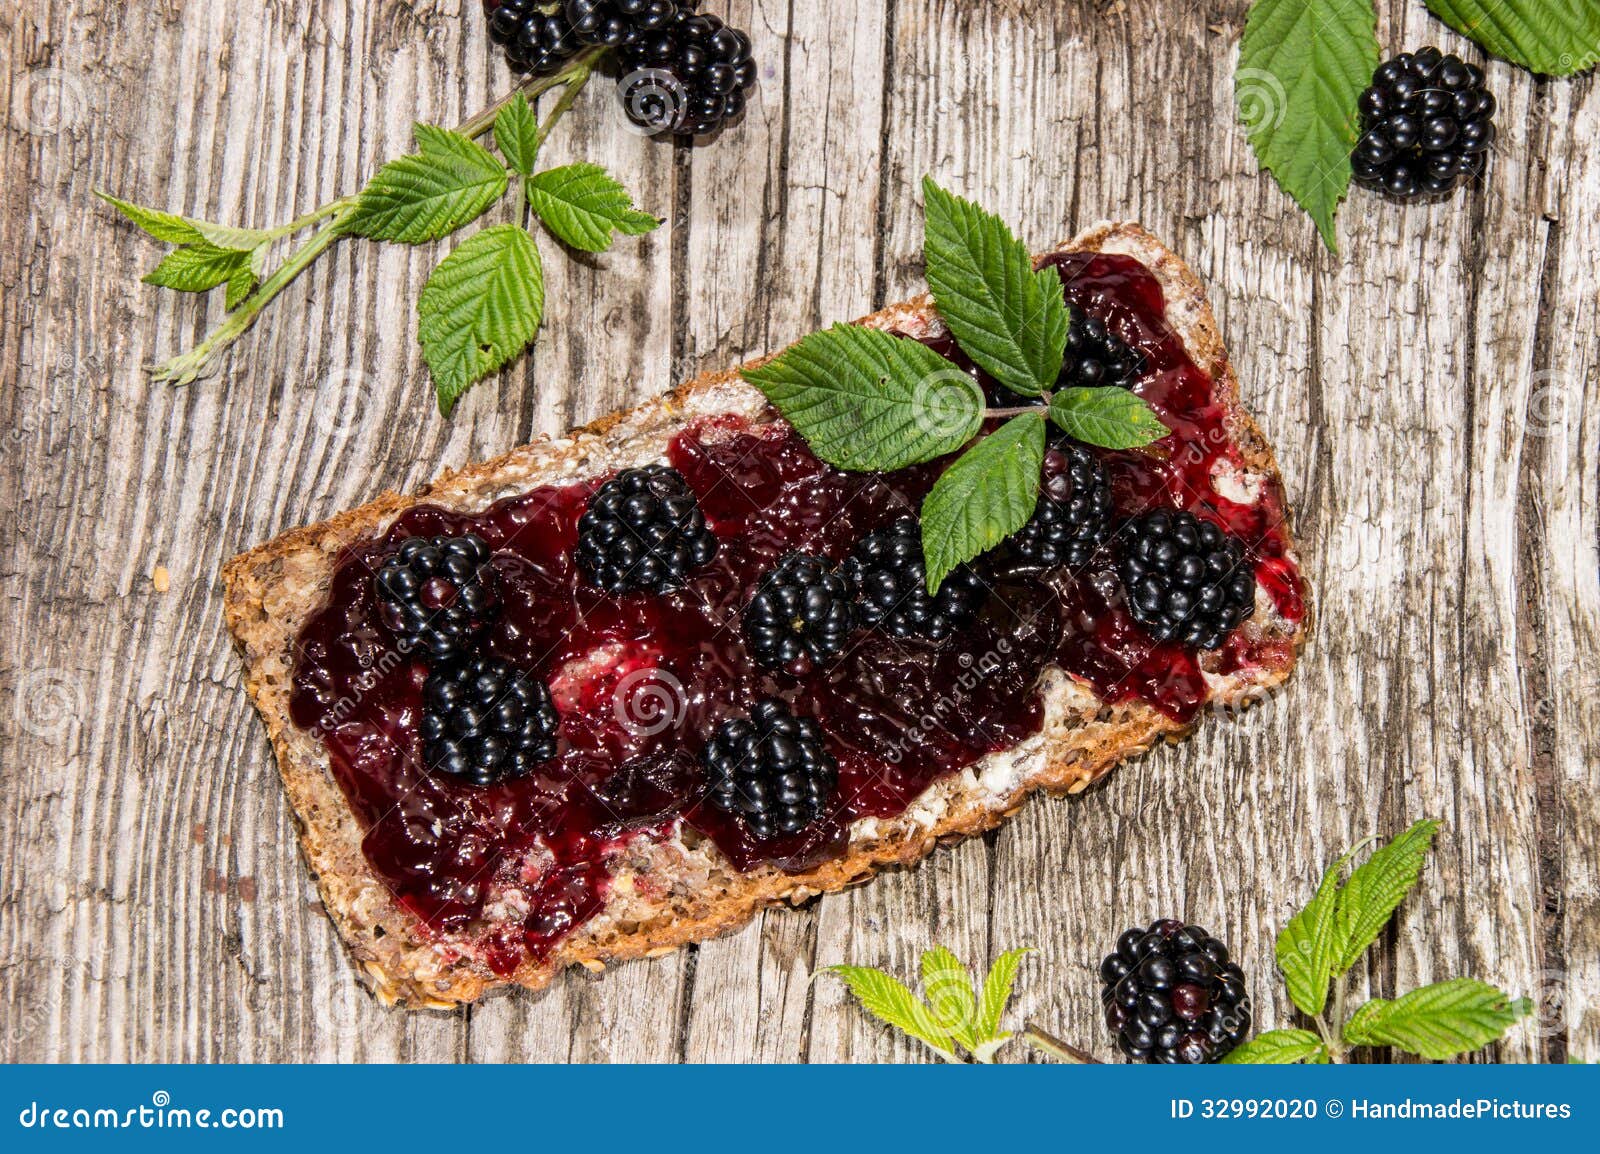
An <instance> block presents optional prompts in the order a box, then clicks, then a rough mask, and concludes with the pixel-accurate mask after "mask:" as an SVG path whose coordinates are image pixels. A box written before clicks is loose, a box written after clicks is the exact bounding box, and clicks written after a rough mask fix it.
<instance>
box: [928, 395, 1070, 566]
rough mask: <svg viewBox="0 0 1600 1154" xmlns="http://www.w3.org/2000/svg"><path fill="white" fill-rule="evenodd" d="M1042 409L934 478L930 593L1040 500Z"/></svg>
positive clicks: (1009, 531)
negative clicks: (958, 566)
mask: <svg viewBox="0 0 1600 1154" xmlns="http://www.w3.org/2000/svg"><path fill="white" fill-rule="evenodd" d="M1044 430H1045V422H1044V414H1043V412H1042V411H1041V412H1038V413H1023V414H1022V415H1020V416H1016V417H1012V418H1011V419H1010V420H1009V421H1007V422H1006V423H1005V424H1004V425H1001V426H1000V427H999V428H998V429H996V430H995V431H994V432H992V433H990V434H989V435H988V436H987V437H985V438H984V439H983V440H981V441H979V442H978V443H977V444H976V445H975V446H973V447H972V448H971V449H969V450H967V452H966V453H964V454H962V456H961V457H959V458H958V459H957V460H956V462H955V464H953V465H951V466H950V467H949V468H948V469H946V470H945V471H944V472H943V473H942V474H941V475H940V477H939V479H938V480H937V481H935V482H934V485H933V489H932V490H931V491H930V492H929V493H928V495H927V497H926V498H925V499H924V500H923V502H922V557H923V562H924V564H925V566H926V568H927V573H928V592H929V593H936V592H938V590H939V586H940V585H941V584H942V583H943V582H944V579H945V577H946V576H948V575H949V573H950V572H951V570H953V569H954V568H955V567H956V566H957V565H960V564H961V563H962V562H964V561H970V560H972V559H973V558H974V557H976V556H978V555H979V554H980V553H985V552H987V551H988V550H990V549H992V548H994V547H995V546H996V545H998V544H1000V542H1001V541H1004V540H1005V539H1006V538H1007V537H1009V536H1010V535H1011V534H1012V533H1015V532H1016V531H1017V530H1018V529H1020V528H1022V526H1024V525H1025V524H1027V523H1028V518H1030V517H1032V516H1033V511H1034V509H1035V508H1036V507H1037V506H1038V504H1039V470H1040V467H1041V466H1042V464H1043V462H1044V443H1045V435H1044Z"/></svg>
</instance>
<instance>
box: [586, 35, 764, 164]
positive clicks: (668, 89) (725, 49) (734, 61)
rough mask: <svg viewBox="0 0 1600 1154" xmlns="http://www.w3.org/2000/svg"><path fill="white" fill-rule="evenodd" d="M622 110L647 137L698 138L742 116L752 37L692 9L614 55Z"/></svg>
mask: <svg viewBox="0 0 1600 1154" xmlns="http://www.w3.org/2000/svg"><path fill="white" fill-rule="evenodd" d="M617 62H618V65H619V66H620V68H621V72H622V80H621V93H622V106H623V108H624V109H626V111H627V114H628V118H629V119H630V120H632V121H633V122H634V123H635V124H637V125H639V126H640V127H641V128H644V129H645V130H647V131H649V132H671V133H673V134H674V135H677V136H699V135H701V134H703V133H708V132H715V131H716V130H717V129H718V128H720V127H721V126H722V125H723V124H725V123H727V122H728V121H730V120H734V119H736V118H737V117H738V116H739V114H740V113H741V112H743V111H744V106H745V100H746V94H747V93H748V92H749V91H750V89H751V88H753V87H755V83H756V64H755V61H754V60H753V59H752V58H751V56H750V37H749V36H748V35H746V34H745V33H744V32H743V31H741V30H740V29H738V28H733V27H731V26H729V25H727V24H724V23H723V22H722V21H721V20H720V19H718V18H717V17H715V16H712V15H710V14H709V13H706V14H700V13H696V12H695V11H694V8H693V6H683V5H680V6H679V7H678V10H677V11H676V12H675V13H674V14H673V16H672V19H671V20H669V21H668V22H667V23H666V24H665V25H664V26H663V27H661V28H659V29H658V30H655V31H651V32H647V33H644V34H642V35H640V36H639V37H637V38H636V39H634V40H633V41H632V42H630V43H627V44H624V45H622V46H621V47H620V48H618V50H617Z"/></svg>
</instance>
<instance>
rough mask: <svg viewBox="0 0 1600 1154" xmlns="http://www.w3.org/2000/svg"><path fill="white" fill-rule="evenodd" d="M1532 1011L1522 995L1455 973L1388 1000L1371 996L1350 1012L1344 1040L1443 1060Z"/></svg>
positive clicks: (1479, 1044)
mask: <svg viewBox="0 0 1600 1154" xmlns="http://www.w3.org/2000/svg"><path fill="white" fill-rule="evenodd" d="M1532 1012H1533V1003H1532V1002H1530V1001H1529V1000H1528V999H1527V998H1516V999H1513V998H1512V997H1511V996H1510V995H1508V994H1506V993H1504V992H1502V991H1501V990H1498V989H1496V988H1495V987H1494V986H1491V985H1489V984H1488V983H1487V982H1480V981H1478V979H1476V978H1456V979H1455V980H1453V981H1449V982H1437V983H1435V984H1434V985H1431V986H1423V987H1422V988H1421V989H1420V990H1412V991H1411V992H1410V993H1409V994H1406V995H1404V996H1403V997H1399V998H1396V999H1394V1000H1393V1001H1389V1000H1387V999H1385V998H1374V999H1372V1001H1370V1002H1368V1003H1367V1004H1366V1005H1364V1006H1362V1007H1361V1008H1360V1009H1358V1010H1357V1011H1356V1012H1355V1013H1354V1014H1351V1015H1350V1021H1349V1022H1347V1023H1346V1024H1345V1028H1344V1040H1345V1041H1346V1042H1348V1043H1350V1044H1351V1045H1355V1046H1394V1047H1395V1048H1397V1049H1400V1050H1404V1051H1405V1052H1406V1053H1408V1054H1416V1055H1419V1056H1420V1057H1423V1058H1431V1059H1433V1060H1435V1061H1443V1060H1444V1059H1446V1058H1453V1057H1455V1056H1456V1055H1457V1054H1465V1053H1468V1052H1470V1051H1472V1050H1476V1049H1479V1048H1481V1047H1483V1046H1487V1045H1488V1044H1489V1043H1490V1042H1493V1041H1495V1040H1496V1039H1498V1038H1499V1037H1500V1036H1501V1035H1503V1034H1504V1033H1505V1032H1506V1030H1507V1029H1509V1028H1510V1027H1511V1026H1512V1025H1513V1024H1514V1023H1515V1022H1516V1021H1517V1020H1518V1019H1519V1018H1525V1017H1527V1016H1528V1015H1529V1014H1531V1013H1532Z"/></svg>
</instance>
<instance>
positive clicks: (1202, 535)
mask: <svg viewBox="0 0 1600 1154" xmlns="http://www.w3.org/2000/svg"><path fill="white" fill-rule="evenodd" d="M1119 545H1120V548H1121V555H1122V563H1121V573H1122V584H1123V588H1125V589H1126V590H1127V592H1128V608H1129V610H1130V612H1132V614H1133V619H1134V620H1135V621H1137V622H1138V623H1139V624H1140V625H1142V626H1144V628H1145V631H1146V632H1147V633H1149V634H1150V636H1151V637H1154V638H1155V639H1156V640H1157V641H1178V642H1180V643H1182V644H1184V645H1193V646H1195V647H1196V648H1199V649H1216V648H1217V647H1218V646H1220V645H1221V644H1222V643H1223V641H1225V640H1226V639H1227V636H1228V634H1230V633H1232V632H1233V631H1234V629H1236V628H1237V627H1238V626H1239V624H1240V623H1241V622H1242V621H1244V619H1245V618H1247V617H1249V616H1250V615H1251V614H1252V613H1254V612H1255V605H1256V600H1255V599H1256V579H1255V574H1254V573H1253V572H1252V571H1251V568H1250V566H1249V565H1248V564H1246V562H1245V557H1244V546H1243V545H1241V544H1240V543H1239V541H1238V540H1237V539H1236V538H1233V537H1230V536H1229V535H1228V534H1226V533H1224V532H1223V531H1222V530H1221V529H1220V528H1218V527H1217V526H1216V525H1214V524H1212V523H1211V522H1210V521H1202V520H1199V519H1198V518H1196V517H1195V515H1194V514H1193V513H1188V512H1181V511H1176V510H1174V511H1163V512H1159V513H1149V514H1146V515H1145V516H1143V517H1138V518H1135V519H1134V520H1132V521H1130V522H1128V524H1127V526H1126V528H1125V529H1124V530H1123V534H1122V538H1121V540H1120V542H1119Z"/></svg>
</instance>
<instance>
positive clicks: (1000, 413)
mask: <svg viewBox="0 0 1600 1154" xmlns="http://www.w3.org/2000/svg"><path fill="white" fill-rule="evenodd" d="M1049 405H1050V398H1049V397H1048V396H1046V397H1045V399H1044V404H1042V405H1010V406H1008V407H1006V408H1003V409H985V410H983V415H984V416H985V417H1020V416H1022V415H1023V414H1024V413H1039V414H1040V415H1043V414H1044V412H1045V411H1046V409H1047V408H1048V407H1049Z"/></svg>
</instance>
